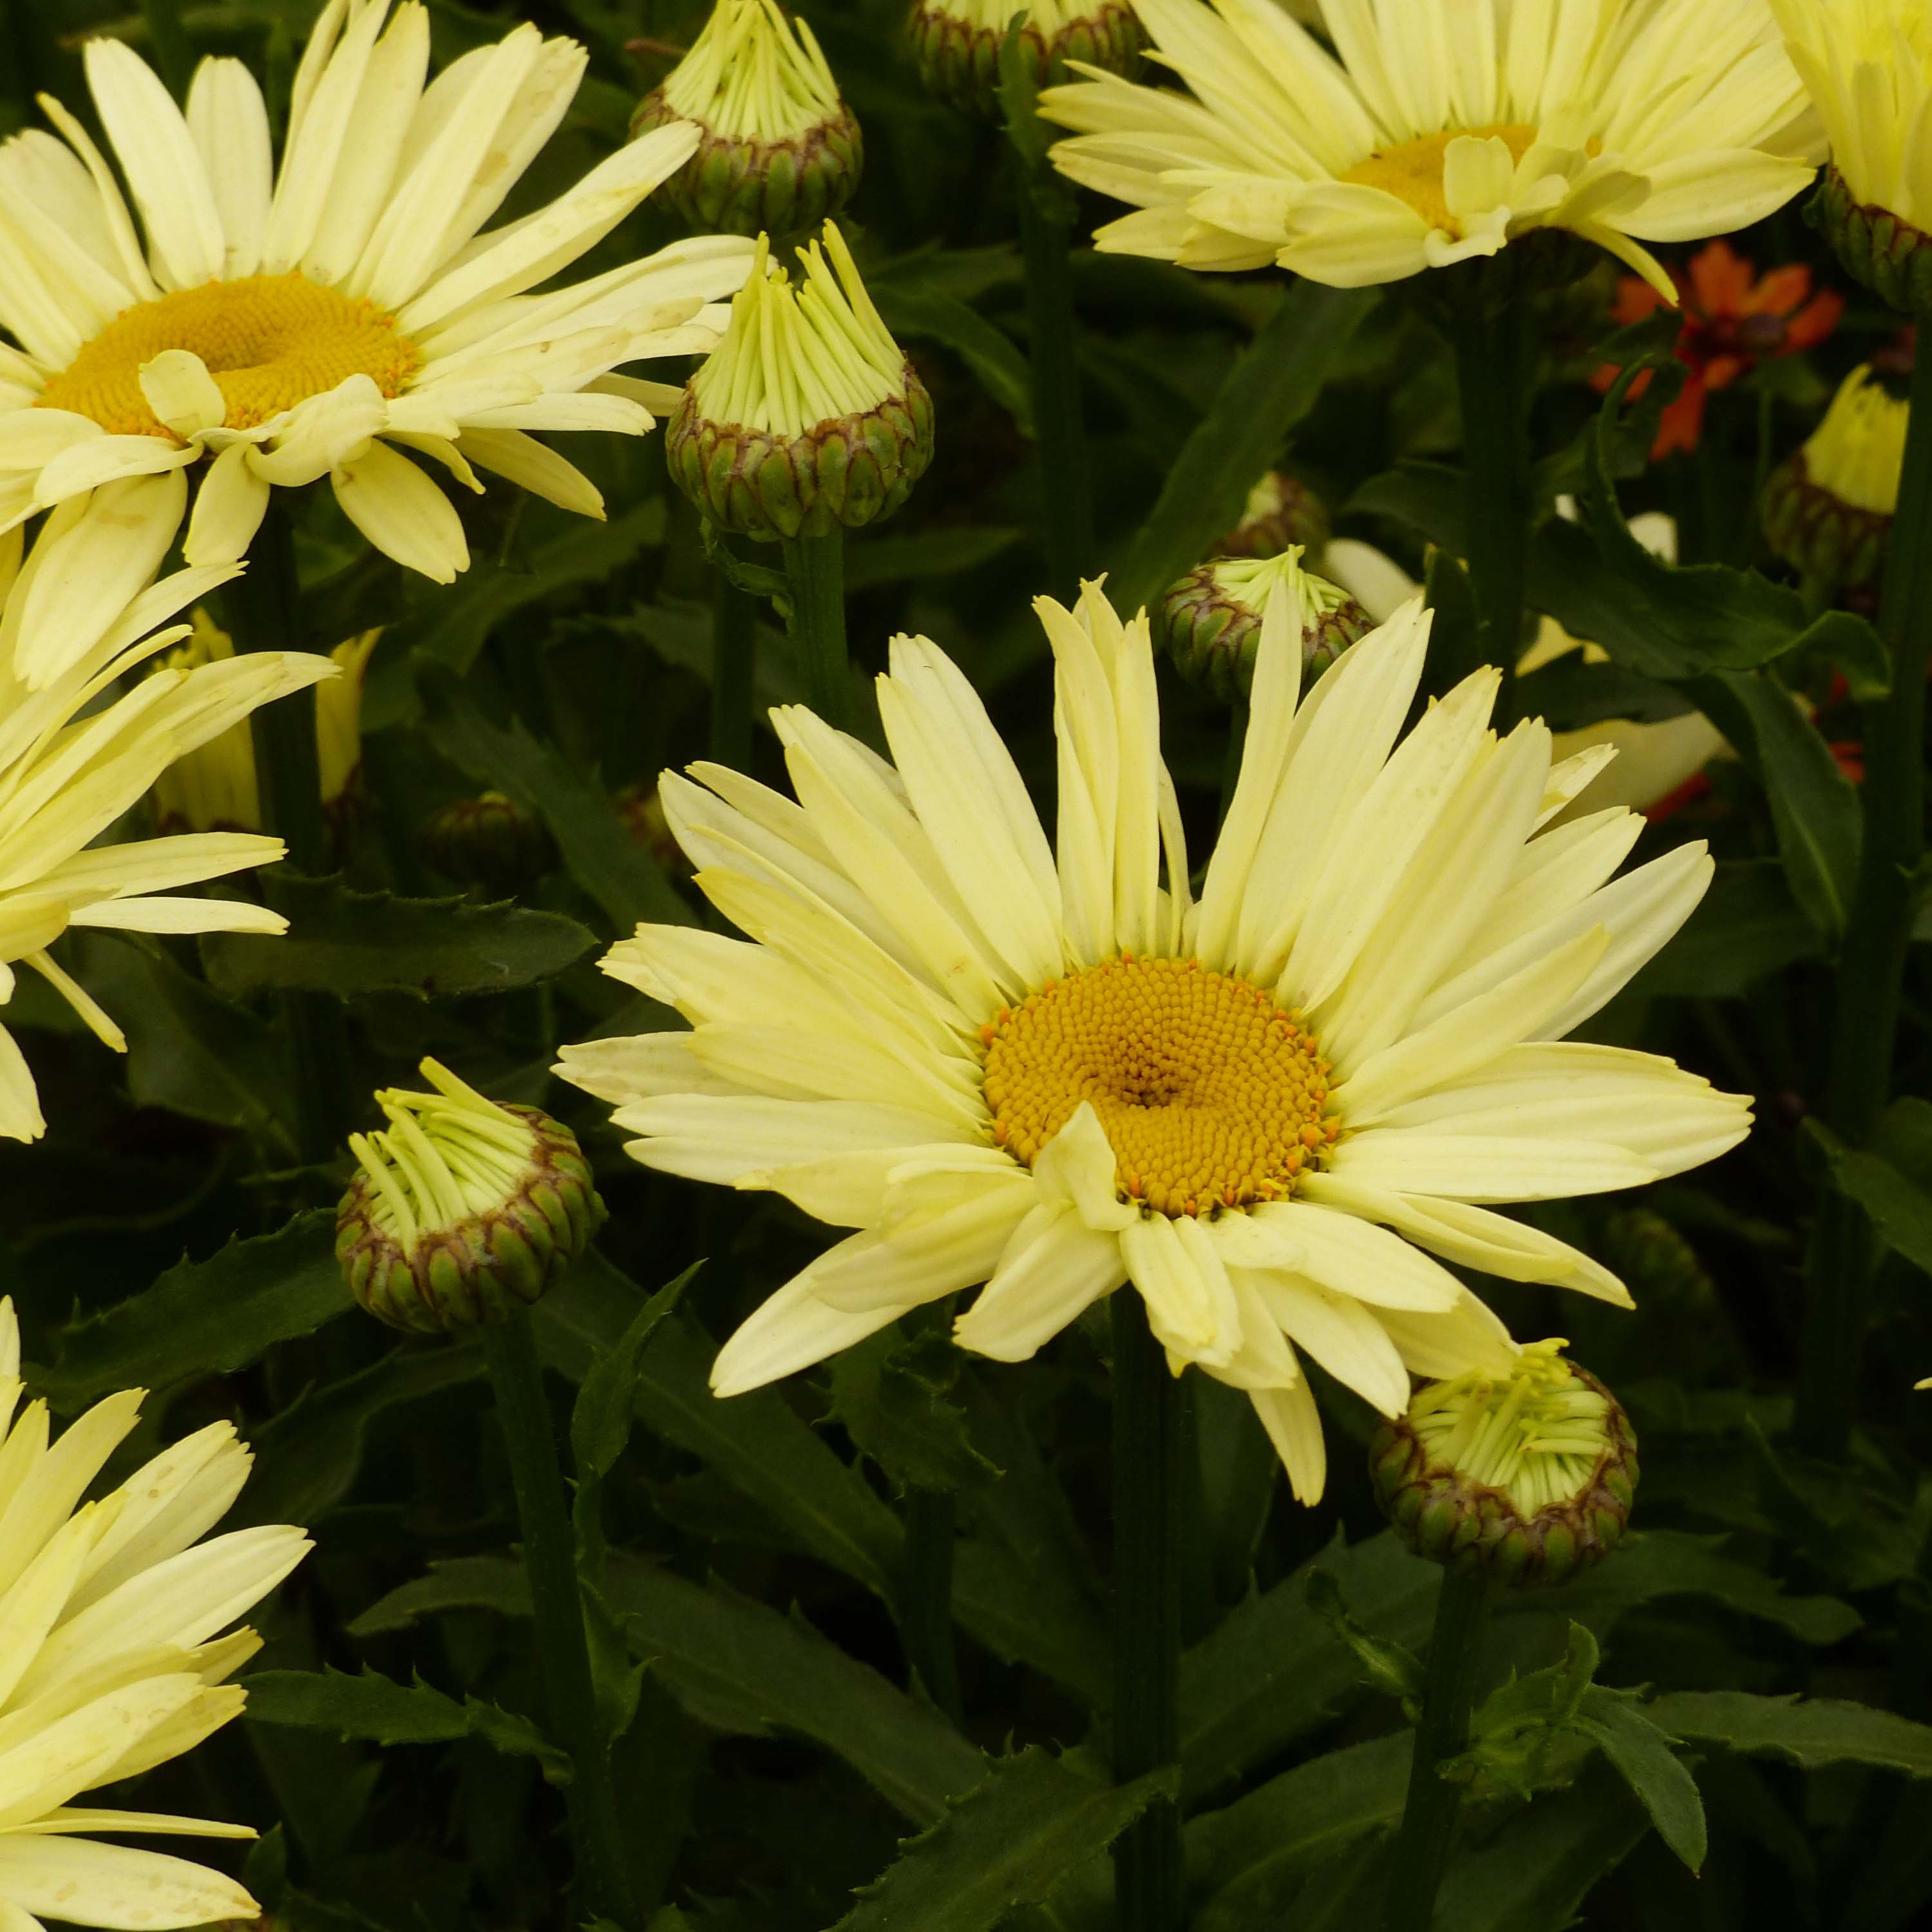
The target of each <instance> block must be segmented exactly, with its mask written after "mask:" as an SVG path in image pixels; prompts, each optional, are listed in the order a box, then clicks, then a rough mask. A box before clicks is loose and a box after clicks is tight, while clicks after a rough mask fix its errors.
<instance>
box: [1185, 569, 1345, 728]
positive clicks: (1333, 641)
mask: <svg viewBox="0 0 1932 1932" xmlns="http://www.w3.org/2000/svg"><path fill="white" fill-rule="evenodd" d="M1301 555H1302V548H1301V545H1300V544H1292V545H1291V546H1290V547H1289V548H1288V549H1286V550H1283V552H1282V553H1281V554H1280V556H1270V557H1259V558H1256V557H1227V558H1224V559H1221V560H1220V561H1219V562H1213V563H1204V564H1202V565H1200V566H1199V568H1196V569H1193V570H1190V571H1189V572H1188V573H1187V575H1186V576H1185V577H1182V578H1181V580H1179V582H1178V583H1175V586H1173V588H1172V589H1170V590H1169V592H1168V593H1167V595H1166V599H1165V600H1164V601H1163V604H1162V606H1161V616H1162V622H1163V637H1165V639H1166V645H1167V651H1168V655H1169V656H1170V657H1171V658H1172V659H1173V660H1174V664H1175V668H1176V669H1177V670H1178V671H1180V673H1181V675H1182V676H1184V677H1185V678H1187V679H1189V680H1190V682H1193V683H1197V684H1205V685H1207V686H1208V688H1209V689H1210V690H1211V691H1214V693H1215V694H1217V696H1218V697H1223V698H1225V699H1226V700H1228V701H1229V703H1234V702H1235V701H1237V700H1245V699H1246V698H1247V694H1248V691H1249V688H1250V686H1251V685H1253V682H1254V676H1255V656H1256V652H1258V651H1259V649H1260V648H1261V640H1262V618H1263V617H1264V616H1266V615H1267V613H1268V608H1269V607H1270V605H1271V604H1272V603H1273V602H1274V600H1275V599H1276V598H1279V597H1286V598H1289V599H1290V600H1291V601H1292V603H1293V604H1294V605H1295V608H1296V610H1297V613H1298V619H1299V621H1298V625H1297V628H1298V629H1299V631H1301V662H1302V676H1303V679H1304V682H1306V681H1309V680H1312V679H1315V678H1317V677H1319V676H1321V674H1322V672H1324V671H1325V670H1327V669H1328V667H1329V666H1330V665H1331V664H1333V663H1334V661H1335V660H1336V659H1337V658H1338V657H1340V655H1342V653H1343V652H1344V651H1345V650H1346V649H1348V648H1349V646H1350V645H1351V644H1352V643H1354V642H1355V640H1356V639H1357V638H1358V637H1362V636H1364V635H1365V634H1367V632H1368V631H1370V629H1371V628H1373V625H1372V624H1371V622H1370V618H1369V614H1368V613H1367V611H1366V610H1364V609H1363V608H1362V607H1361V605H1360V604H1358V603H1357V602H1356V601H1355V599H1354V598H1352V597H1351V596H1350V595H1349V593H1348V592H1346V590H1343V589H1340V587H1339V586H1337V585H1335V584H1333V583H1330V582H1329V581H1328V580H1327V579H1326V578H1325V577H1317V576H1316V575H1314V574H1313V573H1312V572H1311V571H1305V570H1304V569H1303V568H1301Z"/></svg>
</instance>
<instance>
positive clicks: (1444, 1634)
mask: <svg viewBox="0 0 1932 1932" xmlns="http://www.w3.org/2000/svg"><path fill="white" fill-rule="evenodd" d="M1487 1622H1489V1600H1488V1598H1487V1595H1485V1594H1484V1585H1483V1582H1482V1580H1481V1578H1480V1577H1463V1576H1459V1575H1457V1573H1456V1572H1455V1571H1453V1570H1445V1571H1443V1573H1442V1591H1441V1593H1440V1594H1439V1595H1438V1597H1437V1598H1436V1628H1435V1631H1434V1632H1433V1634H1432V1636H1431V1637H1430V1643H1429V1666H1428V1671H1427V1675H1426V1676H1425V1677H1424V1680H1423V1689H1422V1719H1421V1722H1420V1723H1419V1724H1418V1725H1417V1726H1416V1727H1415V1756H1414V1757H1412V1759H1411V1760H1409V1796H1408V1799H1407V1801H1406V1802H1405V1804H1404V1805H1403V1813H1402V1829H1401V1832H1400V1834H1399V1835H1398V1836H1397V1839H1396V1842H1395V1848H1394V1851H1393V1852H1391V1855H1390V1858H1389V1861H1388V1863H1389V1888H1388V1898H1387V1902H1386V1903H1385V1906H1384V1907H1383V1914H1382V1924H1383V1927H1384V1932H1428V1926H1429V1921H1430V1918H1431V1916H1432V1915H1433V1913H1434V1912H1435V1909H1436V1891H1437V1890H1438V1888H1439V1887H1440V1886H1441V1885H1442V1874H1443V1873H1445V1871H1446V1870H1448V1867H1449V1854H1450V1852H1451V1849H1452V1848H1453V1847H1454V1843H1455V1837H1456V1819H1457V1812H1458V1811H1459V1810H1460V1808H1461V1805H1462V1802H1463V1794H1462V1787H1460V1785H1456V1784H1451V1783H1450V1782H1449V1781H1448V1779H1446V1778H1442V1777H1441V1776H1440V1775H1439V1774H1438V1769H1437V1768H1438V1766H1440V1765H1441V1764H1442V1763H1444V1761H1445V1760H1447V1759H1449V1758H1452V1757H1457V1756H1459V1755H1460V1754H1461V1753H1462V1752H1463V1751H1466V1750H1467V1749H1468V1748H1469V1707H1470V1706H1471V1705H1472V1703H1474V1701H1475V1691H1476V1665H1477V1661H1478V1654H1479V1653H1480V1652H1481V1648H1482V1636H1483V1630H1484V1626H1485V1625H1487Z"/></svg>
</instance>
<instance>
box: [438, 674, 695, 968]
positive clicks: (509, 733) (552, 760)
mask: <svg viewBox="0 0 1932 1932" xmlns="http://www.w3.org/2000/svg"><path fill="white" fill-rule="evenodd" d="M418 675H419V683H420V685H421V688H422V694H423V702H424V704H425V707H426V708H427V710H428V715H429V730H430V736H431V739H432V740H433V741H434V743H435V745H436V748H437V750H438V751H440V752H441V753H442V754H443V756H444V757H446V758H447V759H449V761H450V763H452V764H453V765H455V766H458V767H459V768H460V769H462V770H463V771H466V772H468V773H469V775H470V776H471V777H472V778H475V779H478V781H481V783H483V784H488V785H492V786H493V787H496V790H499V791H501V792H503V793H507V794H508V796H509V797H511V799H514V800H515V802H517V804H518V805H521V806H522V807H523V808H524V810H525V811H532V812H534V813H535V814H537V816H538V817H540V818H541V819H542V820H543V821H544V823H545V824H546V825H547V826H549V827H550V835H551V836H552V837H553V838H554V839H555V840H556V844H557V850H559V852H561V853H562V855H563V861H564V863H565V865H566V866H567V867H568V868H569V871H570V875H571V877H572V878H574V880H576V881H577V883H578V884H579V885H580V886H582V887H583V889H584V890H585V891H586V892H588V893H589V895H590V896H591V897H592V898H593V899H595V901H597V903H598V904H599V905H600V906H601V907H603V909H604V913H605V916H607V918H608V919H610V922H611V925H612V926H613V929H615V930H616V932H620V933H625V934H628V933H629V932H631V931H633V930H634V929H635V928H636V927H637V926H638V925H640V923H648V922H652V921H656V922H667V923H670V924H672V925H678V926H688V925H690V924H691V919H692V914H691V908H690V907H689V906H688V905H687V904H685V901H684V900H683V899H682V898H681V897H680V896H679V895H678V893H677V892H676V891H675V890H674V889H673V888H672V886H671V883H670V880H668V879H667V878H666V877H664V872H663V870H662V868H661V867H660V866H659V865H658V862H657V861H656V860H655V859H653V858H652V856H650V854H649V853H648V852H647V851H646V850H645V849H644V848H643V846H641V845H640V844H638V843H637V841H636V840H635V839H634V838H632V837H631V835H630V833H629V832H627V831H626V830H625V829H624V826H623V823H622V820H619V817H618V816H617V814H616V811H614V810H613V808H612V807H611V804H610V799H609V797H608V796H607V795H606V794H605V793H604V789H603V787H601V785H600V784H598V783H597V782H596V781H595V779H594V778H592V777H591V776H589V775H587V774H586V773H584V772H580V771H578V770H577V769H574V767H573V766H571V763H570V762H569V760H568V759H566V758H565V757H564V756H563V755H562V753H561V752H559V751H554V750H553V749H552V748H550V746H549V745H544V744H540V743H538V741H537V740H536V739H534V738H532V736H530V734H529V733H528V732H527V731H526V730H524V729H523V726H522V724H520V722H518V721H514V720H513V721H511V724H510V725H509V726H508V728H507V729H505V727H503V726H502V725H500V724H493V723H492V722H491V721H490V719H489V718H486V717H485V716H484V715H483V711H482V708H481V706H479V705H478V703H477V702H476V700H475V697H474V695H473V694H472V693H471V692H470V691H469V690H468V689H467V688H466V686H464V685H463V684H461V683H460V682H458V679H455V677H453V676H451V675H450V673H449V672H448V671H446V670H443V668H442V667H440V666H439V665H437V664H431V663H427V662H422V661H419V665H418Z"/></svg>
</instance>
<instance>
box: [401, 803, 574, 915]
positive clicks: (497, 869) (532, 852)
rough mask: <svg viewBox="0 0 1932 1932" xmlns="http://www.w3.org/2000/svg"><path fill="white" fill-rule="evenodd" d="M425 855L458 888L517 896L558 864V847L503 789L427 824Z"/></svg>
mask: <svg viewBox="0 0 1932 1932" xmlns="http://www.w3.org/2000/svg"><path fill="white" fill-rule="evenodd" d="M417 837H418V840H419V843H420V844H421V845H422V853H423V856H424V857H425V858H426V859H428V861H429V862H430V863H431V865H434V867H435V868H436V869H437V871H439V872H443V873H445V874H447V875H448V876H449V877H451V878H452V879H454V880H456V881H457V883H458V884H459V885H464V886H476V887H478V889H480V890H481V891H483V892H487V894H488V895H490V897H491V898H499V899H506V898H517V897H518V896H519V895H521V894H523V893H524V892H528V891H529V889H530V888H531V886H533V885H535V883H536V882H537V881H538V880H539V879H540V878H541V877H543V875H544V874H545V873H546V872H547V871H549V870H550V868H551V867H552V866H553V865H555V864H556V841H555V840H553V838H551V836H550V829H549V827H548V826H546V825H545V824H544V822H543V820H541V819H540V818H537V817H533V816H532V814H530V813H529V812H527V811H524V809H523V807H522V806H521V805H518V804H517V802H516V801H515V800H514V799H511V798H508V797H506V796H505V795H504V794H503V793H502V792H500V791H486V792H484V793H480V794H479V795H478V796H476V797H475V798H453V799H451V800H450V801H449V803H448V804H447V805H440V806H439V807H438V808H437V809H436V810H435V811H433V812H432V813H431V814H430V815H429V817H428V818H426V819H425V820H424V821H423V823H422V829H421V830H420V831H419V833H418V835H417Z"/></svg>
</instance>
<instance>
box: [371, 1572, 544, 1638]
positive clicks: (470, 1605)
mask: <svg viewBox="0 0 1932 1932" xmlns="http://www.w3.org/2000/svg"><path fill="white" fill-rule="evenodd" d="M445 1610H491V1611H493V1612H494V1613H496V1615H497V1616H505V1617H527V1616H530V1615H531V1614H532V1612H531V1608H530V1582H529V1577H528V1576H527V1575H526V1574H525V1573H524V1570H523V1565H522V1564H520V1563H519V1562H517V1559H515V1558H514V1557H513V1556H453V1557H451V1558H449V1559H446V1561H445V1562H441V1563H432V1564H431V1565H430V1566H429V1569H428V1573H427V1574H425V1575H423V1576H421V1577H416V1578H414V1579H413V1580H412V1581H410V1582H409V1583H403V1584H400V1585H398V1586H397V1588H395V1589H393V1590H392V1591H391V1592H389V1595H387V1596H386V1597H383V1598H379V1599H378V1600H377V1601H376V1602H374V1603H373V1604H371V1605H370V1606H369V1607H368V1609H367V1610H365V1611H364V1612H363V1613H362V1615H361V1616H359V1617H357V1618H356V1619H355V1620H354V1622H352V1623H351V1624H350V1626H349V1634H350V1636H351V1637H380V1636H383V1635H384V1634H386V1633H387V1632H389V1631H399V1630H408V1629H409V1628H411V1626H412V1625H415V1624H416V1623H417V1622H419V1621H420V1620H421V1619H423V1618H424V1617H432V1616H438V1615H440V1613H442V1612H443V1611H445Z"/></svg>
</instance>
